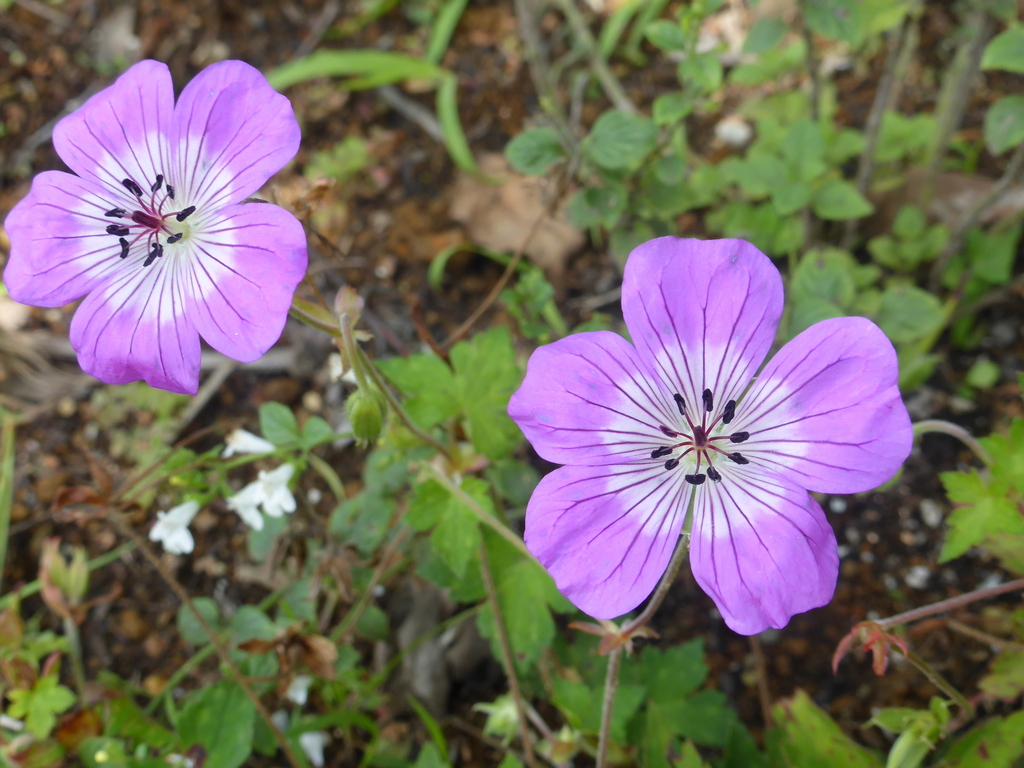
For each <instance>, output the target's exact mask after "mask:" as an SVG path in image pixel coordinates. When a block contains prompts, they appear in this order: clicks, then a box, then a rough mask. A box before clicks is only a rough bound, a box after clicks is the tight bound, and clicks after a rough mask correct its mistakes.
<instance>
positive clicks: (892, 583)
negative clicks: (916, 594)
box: [882, 573, 900, 592]
mask: <svg viewBox="0 0 1024 768" xmlns="http://www.w3.org/2000/svg"><path fill="white" fill-rule="evenodd" d="M882 583H883V584H885V588H886V589H888V590H889V591H890V592H891V591H893V590H895V589H897V588H898V587H899V585H900V583H899V582H898V581H896V577H895V576H893V575H892V574H891V573H887V574H885V575H884V576H883V577H882Z"/></svg>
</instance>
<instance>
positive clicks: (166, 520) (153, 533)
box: [149, 501, 199, 555]
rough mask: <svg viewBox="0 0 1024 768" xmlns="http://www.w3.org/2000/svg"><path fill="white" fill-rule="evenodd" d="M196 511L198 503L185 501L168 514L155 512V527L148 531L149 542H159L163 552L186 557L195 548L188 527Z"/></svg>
mask: <svg viewBox="0 0 1024 768" xmlns="http://www.w3.org/2000/svg"><path fill="white" fill-rule="evenodd" d="M198 511H199V504H198V502H195V501H186V502H185V503H184V504H179V505H178V506H176V507H174V508H173V509H172V510H171V511H170V512H157V513H156V525H154V526H153V527H152V528H150V530H149V540H150V541H158V542H160V543H161V544H162V545H163V548H164V551H165V552H170V553H171V554H172V555H187V554H188V553H190V552H191V551H192V548H193V547H194V546H195V542H194V541H193V540H192V533H191V531H189V529H188V526H189V524H190V523H191V522H192V518H194V517H195V516H196V513H197V512H198Z"/></svg>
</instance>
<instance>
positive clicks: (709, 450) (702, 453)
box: [651, 389, 750, 485]
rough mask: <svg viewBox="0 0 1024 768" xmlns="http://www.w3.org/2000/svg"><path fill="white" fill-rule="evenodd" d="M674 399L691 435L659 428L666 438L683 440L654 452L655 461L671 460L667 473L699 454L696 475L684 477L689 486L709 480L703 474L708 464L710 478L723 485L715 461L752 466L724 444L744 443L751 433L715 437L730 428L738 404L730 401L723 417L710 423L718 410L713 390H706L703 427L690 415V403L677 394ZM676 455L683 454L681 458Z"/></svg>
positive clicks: (703, 395) (703, 397)
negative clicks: (719, 428) (719, 429)
mask: <svg viewBox="0 0 1024 768" xmlns="http://www.w3.org/2000/svg"><path fill="white" fill-rule="evenodd" d="M672 399H673V400H675V403H676V408H678V409H679V415H680V416H682V417H683V418H684V419H686V424H687V426H688V427H689V434H687V433H686V432H685V431H684V432H677V431H675V430H674V429H669V428H668V427H666V426H665V425H663V424H659V425H658V428H659V429H660V430H661V432H662V434H664V435H665V437H671V438H673V439H675V438H681V439H680V440H678V441H674V442H672V443H671V444H669V445H663V446H660V447H658V448H655V449H654V450H653V451H651V458H652V459H663V458H665V457H666V456H671V458H669V459H666V461H665V469H669V470H671V469H675V468H676V467H678V466H679V463H680V462H681V461H682V460H683V459H684V458H685V457H686V456H688V455H689V454H691V453H695V454H696V462H697V464H696V468H695V469H694V472H693V474H692V475H684V478H685V479H686V482H688V483H692V484H693V485H700V484H701V483H703V482H704V480H705V473H704V472H701V466H702V465H704V464H706V465H707V469H706V470H705V472H706V473H707V477H710V478H711V479H712V480H714V481H715V482H716V483H719V482H721V481H722V473H721V472H719V471H718V470H717V469H715V463H714V462H715V461H716V460H721V459H729V461H732V462H735V463H736V464H749V463H750V461H749V460H748V459H747V458H746V457H745V456H743V454H741V453H739V452H738V451H728V450H725V446H724V445H719V443H724V441H726V440H728V441H729V443H733V444H735V443H742V442H743V441H744V440H746V439H747V438H748V437H750V433H749V432H733V433H732V434H731V435H716V436H714V437H712V436H711V432H712V430H714V428H715V427H717V426H718V425H719V424H728V423H729V422H731V421H732V420H733V418H734V417H735V416H736V401H735V400H730V401H729V402H727V403H726V404H725V408H724V409H722V413H721V415H720V416H719V417H718V418H717V419H715V420H714V421H712V422H711V423H710V424H709V423H708V419H709V418H710V416H709V414H711V413H713V412H714V410H715V396H714V394H713V393H712V392H711V390H710V389H705V390H704V393H703V394H702V395H701V404H702V405H703V406H704V407H703V408H702V409H701V413H700V423H699V424H698V423H696V422H695V421H694V419H693V418H691V417H690V413H689V412H688V411H687V410H686V401H685V400H683V397H682V395H680V394H678V393H676V394H674V395H672ZM676 451H682V452H681V453H679V454H678V455H673V454H675V452H676Z"/></svg>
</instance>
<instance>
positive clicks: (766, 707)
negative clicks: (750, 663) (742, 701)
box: [749, 635, 775, 728]
mask: <svg viewBox="0 0 1024 768" xmlns="http://www.w3.org/2000/svg"><path fill="white" fill-rule="evenodd" d="M749 639H750V651H751V653H753V654H754V667H755V669H756V670H757V697H758V699H759V700H760V702H761V719H762V720H764V727H765V728H772V727H774V725H775V723H774V718H773V717H772V696H771V691H770V690H769V689H768V664H767V663H766V662H765V658H764V651H763V650H762V649H761V641H760V640H758V639H757V635H751V636H750V638H749Z"/></svg>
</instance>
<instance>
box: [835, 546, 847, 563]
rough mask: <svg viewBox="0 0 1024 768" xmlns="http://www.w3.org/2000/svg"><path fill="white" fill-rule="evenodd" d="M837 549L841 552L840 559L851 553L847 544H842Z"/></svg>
mask: <svg viewBox="0 0 1024 768" xmlns="http://www.w3.org/2000/svg"><path fill="white" fill-rule="evenodd" d="M837 551H838V552H839V559H840V560H842V559H843V558H844V557H846V556H847V555H848V554H850V548H849V547H848V546H846V545H845V544H840V545H839V547H838V550H837Z"/></svg>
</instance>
